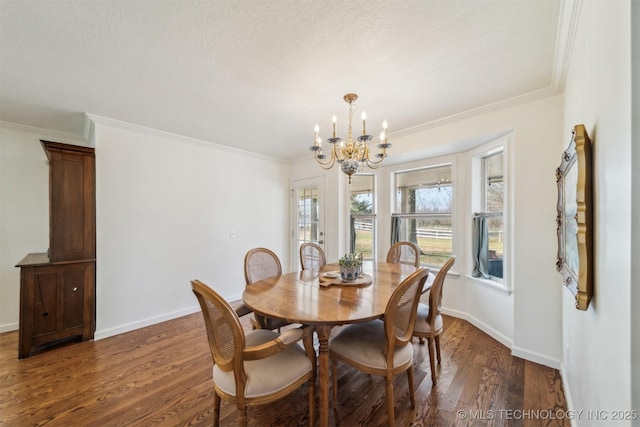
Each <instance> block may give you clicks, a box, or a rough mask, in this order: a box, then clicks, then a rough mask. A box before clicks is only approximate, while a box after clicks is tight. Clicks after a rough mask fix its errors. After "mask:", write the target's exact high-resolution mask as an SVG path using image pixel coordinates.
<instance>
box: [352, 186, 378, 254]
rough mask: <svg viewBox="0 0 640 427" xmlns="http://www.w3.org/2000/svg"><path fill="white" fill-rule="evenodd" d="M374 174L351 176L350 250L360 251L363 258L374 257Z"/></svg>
mask: <svg viewBox="0 0 640 427" xmlns="http://www.w3.org/2000/svg"><path fill="white" fill-rule="evenodd" d="M374 183H375V182H374V176H373V175H364V174H363V175H353V176H352V177H351V185H350V187H349V191H350V202H351V245H350V250H351V252H356V253H362V257H363V259H365V260H373V259H375V247H376V244H375V243H376V242H375V236H376V233H375V226H376V215H375V199H374V194H375V192H374Z"/></svg>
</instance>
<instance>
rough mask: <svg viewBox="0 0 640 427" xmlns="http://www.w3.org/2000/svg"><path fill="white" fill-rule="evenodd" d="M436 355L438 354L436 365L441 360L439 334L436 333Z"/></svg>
mask: <svg viewBox="0 0 640 427" xmlns="http://www.w3.org/2000/svg"><path fill="white" fill-rule="evenodd" d="M435 340H436V355H437V356H438V365H439V364H440V363H441V362H442V360H441V359H440V335H436V337H435Z"/></svg>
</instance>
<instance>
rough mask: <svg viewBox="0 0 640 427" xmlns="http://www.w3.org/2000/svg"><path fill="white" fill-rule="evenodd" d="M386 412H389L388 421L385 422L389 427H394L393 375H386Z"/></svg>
mask: <svg viewBox="0 0 640 427" xmlns="http://www.w3.org/2000/svg"><path fill="white" fill-rule="evenodd" d="M386 388H387V414H389V423H388V424H387V425H388V426H389V427H395V425H396V419H395V418H396V417H395V414H394V409H393V406H394V401H393V377H392V376H390V375H388V376H387V387H386Z"/></svg>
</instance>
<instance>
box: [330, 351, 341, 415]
mask: <svg viewBox="0 0 640 427" xmlns="http://www.w3.org/2000/svg"><path fill="white" fill-rule="evenodd" d="M331 396H332V399H333V418H334V420H335V423H336V426H338V425H340V418H339V417H338V360H337V359H335V358H334V357H332V358H331Z"/></svg>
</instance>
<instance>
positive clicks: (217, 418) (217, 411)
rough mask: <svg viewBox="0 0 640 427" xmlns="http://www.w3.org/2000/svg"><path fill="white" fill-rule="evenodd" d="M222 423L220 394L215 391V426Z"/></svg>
mask: <svg viewBox="0 0 640 427" xmlns="http://www.w3.org/2000/svg"><path fill="white" fill-rule="evenodd" d="M219 425H220V396H218V393H216V392H215V390H214V391H213V427H218V426H219Z"/></svg>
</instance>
